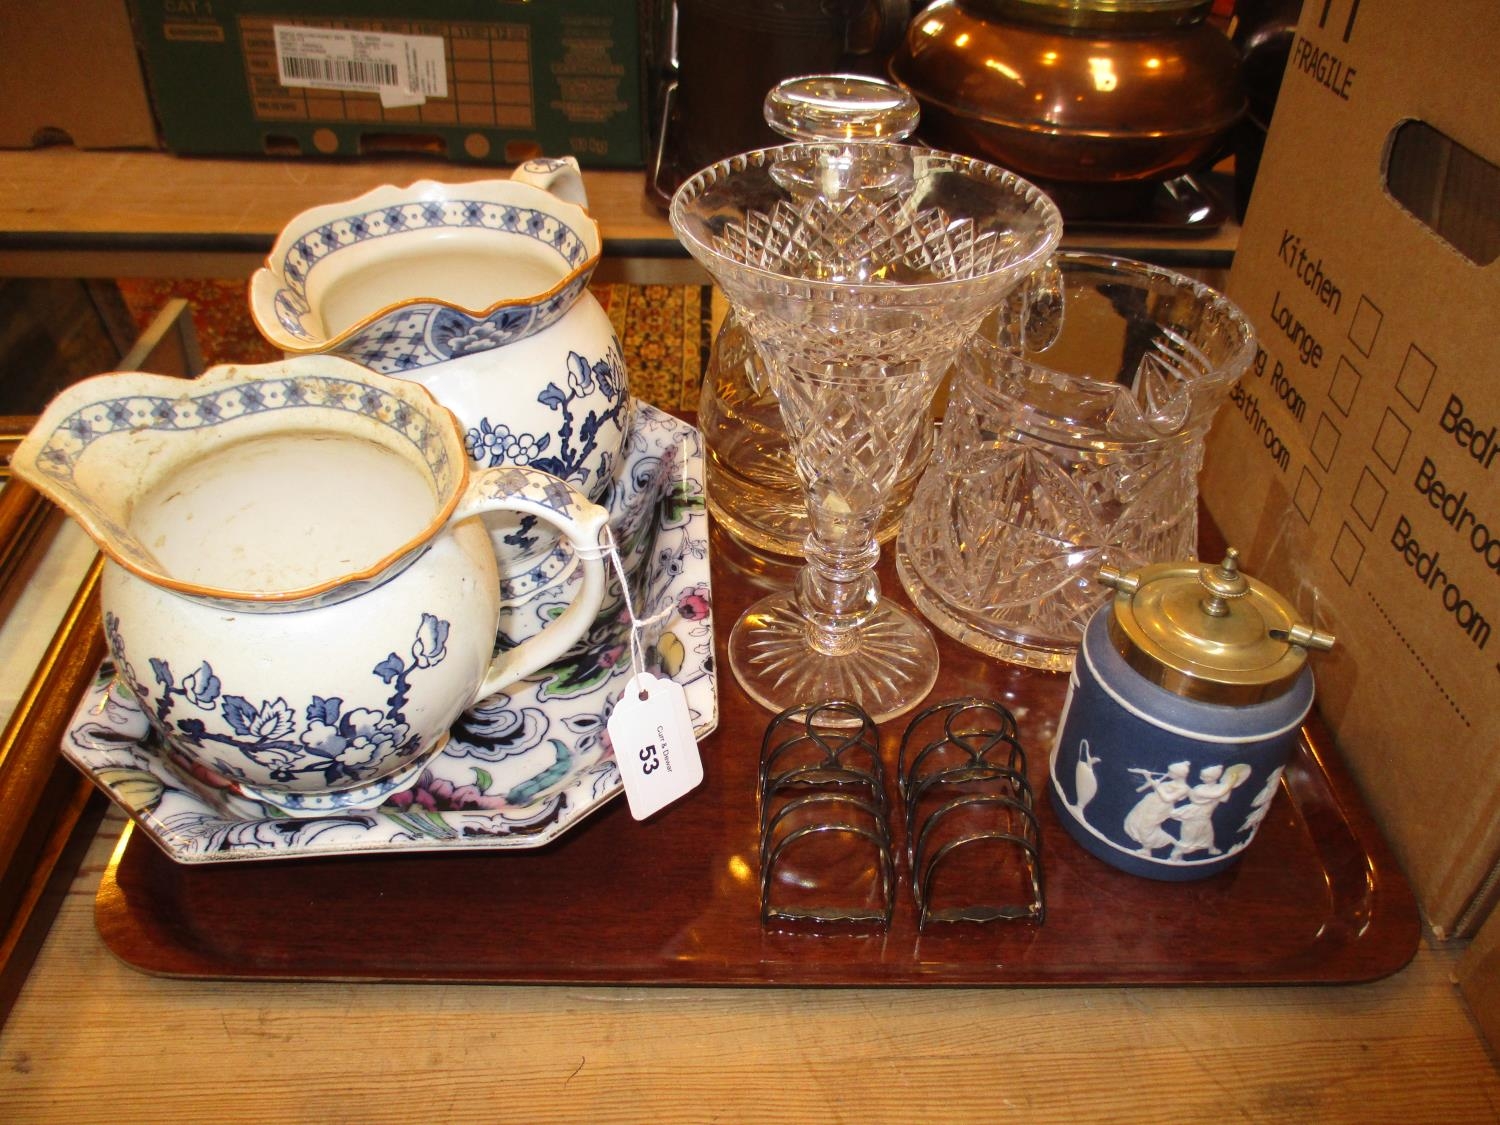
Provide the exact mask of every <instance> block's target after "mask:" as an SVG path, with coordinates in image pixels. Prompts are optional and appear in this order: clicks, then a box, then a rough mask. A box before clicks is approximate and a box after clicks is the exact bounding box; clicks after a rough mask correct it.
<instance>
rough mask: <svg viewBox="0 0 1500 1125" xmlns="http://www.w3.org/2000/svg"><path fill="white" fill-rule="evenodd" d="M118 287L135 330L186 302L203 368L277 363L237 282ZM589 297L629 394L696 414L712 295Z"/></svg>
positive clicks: (149, 282) (700, 290) (619, 292)
mask: <svg viewBox="0 0 1500 1125" xmlns="http://www.w3.org/2000/svg"><path fill="white" fill-rule="evenodd" d="M118 283H119V287H120V292H121V294H122V295H123V296H124V298H125V304H126V307H127V308H129V310H130V315H131V317H132V319H133V320H134V321H135V322H136V325H137V326H138V327H139V328H141V329H144V328H145V327H146V326H147V325H148V324H150V323H151V319H152V317H154V316H155V315H156V314H157V313H158V312H159V311H161V308H162V306H163V305H164V304H166V303H167V302H168V301H170V300H172V299H173V298H176V297H182V298H184V299H186V300H187V301H188V302H190V303H191V304H192V306H193V327H194V329H195V330H196V331H197V334H198V343H199V346H200V347H201V348H202V350H203V359H204V362H205V363H207V364H209V365H210V366H212V365H213V364H216V363H269V362H271V361H272V360H275V359H278V358H280V353H279V352H278V351H277V350H276V349H275V348H273V347H272V346H271V345H270V344H268V343H267V342H266V341H265V340H264V339H263V338H262V337H261V335H260V333H259V331H257V329H256V327H255V323H254V321H252V320H251V319H250V309H249V304H248V302H247V300H246V296H245V287H246V283H245V282H243V281H238V280H217V279H200V278H178V279H159V278H120V279H119V282H118ZM593 292H594V296H595V297H597V298H598V300H599V303H600V304H601V305H603V306H604V308H605V309H606V311H608V313H609V318H610V320H611V321H612V322H613V324H614V326H615V334H616V335H617V336H619V337H620V344H621V348H622V349H623V351H624V354H625V369H626V371H627V372H629V375H630V389H631V393H633V394H634V395H635V396H636V397H637V398H640V399H644V400H645V401H647V402H650V403H653V404H655V405H657V406H660V407H662V408H664V409H667V410H673V411H681V410H696V409H697V408H698V389H699V386H700V385H701V380H702V378H703V367H704V364H705V363H706V362H707V359H708V349H709V345H710V344H711V343H712V336H711V335H710V326H711V323H712V318H713V307H712V305H713V302H712V300H711V293H712V287H711V286H706V285H626V284H613V285H597V286H594V287H593Z"/></svg>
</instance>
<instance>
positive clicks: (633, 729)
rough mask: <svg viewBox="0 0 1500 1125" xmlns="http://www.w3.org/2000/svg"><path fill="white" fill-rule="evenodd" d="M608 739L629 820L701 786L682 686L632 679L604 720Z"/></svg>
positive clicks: (699, 763) (695, 744)
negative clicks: (621, 782) (607, 726)
mask: <svg viewBox="0 0 1500 1125" xmlns="http://www.w3.org/2000/svg"><path fill="white" fill-rule="evenodd" d="M609 740H610V742H611V743H612V744H613V745H614V749H615V764H616V765H617V766H618V767H619V769H620V779H621V780H622V781H623V782H624V783H625V799H626V800H627V801H628V802H629V803H630V815H631V816H633V817H635V819H636V820H645V819H646V818H647V817H648V816H650V815H651V814H652V813H655V812H659V811H660V810H661V809H664V808H666V807H667V806H668V805H670V804H671V803H672V802H673V801H675V800H677V799H678V798H679V797H681V796H683V795H684V794H687V793H690V792H692V791H693V790H694V789H696V788H697V787H698V785H699V784H700V783H701V782H702V781H703V759H702V758H701V757H700V756H699V754H698V740H697V738H696V737H694V735H693V717H692V715H691V714H690V713H689V712H688V706H687V697H686V696H685V695H684V694H683V691H682V687H681V685H679V684H676V683H674V682H673V681H671V680H663V679H658V678H657V677H655V676H653V675H651V674H650V673H648V672H642V673H641V674H640V675H638V676H633V677H631V679H630V682H629V683H627V684H626V685H625V691H624V694H622V695H621V696H620V701H619V702H618V703H616V704H615V709H614V711H612V712H611V713H610V716H609Z"/></svg>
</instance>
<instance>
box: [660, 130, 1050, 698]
mask: <svg viewBox="0 0 1500 1125" xmlns="http://www.w3.org/2000/svg"><path fill="white" fill-rule="evenodd" d="M670 220H671V223H672V227H673V230H674V231H675V232H676V234H677V236H678V238H679V239H681V240H682V242H683V244H684V245H685V246H686V247H687V249H688V251H689V253H691V254H692V255H693V256H694V257H695V258H696V259H697V260H698V261H699V262H700V263H701V264H702V265H703V266H704V267H705V268H706V269H707V270H708V271H709V273H710V274H712V275H713V277H714V279H715V280H716V281H717V282H718V284H719V285H720V287H721V288H722V289H723V290H724V293H725V295H726V296H727V297H728V299H729V302H730V304H731V306H732V307H733V309H734V312H735V315H736V316H738V317H739V319H740V322H741V323H742V324H743V325H744V327H745V330H746V332H747V333H748V334H749V336H750V339H751V342H752V343H753V344H754V346H755V347H756V349H757V350H758V351H759V353H760V357H761V359H762V361H763V362H764V365H765V368H766V372H767V376H768V378H769V379H770V382H771V386H772V389H773V391H774V393H775V395H776V398H777V401H778V403H779V406H780V410H781V416H782V423H783V425H784V427H785V430H786V434H787V439H788V442H789V444H790V447H791V451H792V458H793V461H794V463H795V465H796V468H797V475H798V477H799V478H800V481H801V483H802V487H803V491H804V493H805V497H806V502H807V508H808V518H809V526H810V528H811V530H810V532H809V534H808V538H807V544H806V549H805V554H806V558H807V564H806V566H805V567H804V568H803V569H802V571H801V572H800V573H799V575H798V579H797V581H796V583H795V586H794V588H793V589H791V590H789V591H784V592H779V593H776V594H772V595H771V596H769V597H767V598H763V599H762V600H760V601H759V602H757V603H755V604H754V605H752V606H751V607H750V609H749V610H747V611H746V612H745V614H744V615H743V616H742V617H741V618H740V620H739V622H738V623H737V624H736V625H735V627H734V630H733V632H732V633H731V635H730V640H729V663H730V668H731V670H732V671H733V672H734V675H735V677H736V679H737V680H738V681H739V683H740V685H741V687H743V688H744V690H745V691H746V692H747V694H749V695H750V696H751V697H752V698H754V699H755V700H757V701H758V702H760V703H761V704H762V705H764V706H766V707H769V708H771V709H772V710H777V711H779V710H782V709H784V708H786V707H788V706H793V705H796V704H799V703H805V702H810V701H819V700H826V699H852V700H854V701H856V702H858V703H859V705H860V706H861V707H863V708H864V709H865V710H866V711H867V712H868V713H869V714H870V715H871V716H872V717H873V718H874V719H875V720H876V721H877V722H878V721H882V720H884V719H887V718H890V717H892V716H894V715H899V714H901V713H902V712H904V711H906V710H908V709H910V708H911V707H913V706H915V705H916V704H917V703H918V702H919V701H920V700H921V699H922V697H923V696H924V695H926V694H927V692H928V690H929V689H930V688H931V686H932V684H933V681H934V680H935V679H936V676H937V648H936V644H935V642H934V640H933V637H932V634H931V633H930V632H929V630H928V629H927V627H926V625H925V624H924V623H923V622H922V621H920V620H919V619H918V618H917V617H916V616H915V615H913V614H912V613H910V612H908V611H907V610H905V609H904V608H902V607H900V606H899V605H896V604H893V603H891V602H889V601H886V600H883V599H882V598H881V596H880V590H879V585H878V582H877V580H876V576H875V564H876V561H877V559H878V557H879V551H880V548H879V545H878V543H877V541H876V538H875V524H876V521H877V519H878V518H879V515H880V512H881V508H882V505H883V503H884V502H885V499H886V497H887V496H888V494H889V492H890V490H891V487H892V485H893V483H894V482H895V480H896V478H897V476H898V475H899V473H900V470H901V466H902V462H903V459H904V456H905V454H906V451H907V449H908V448H909V447H910V445H911V442H912V438H913V435H914V434H915V432H916V427H917V425H918V423H919V421H920V420H921V418H922V416H923V414H924V412H925V411H926V410H927V409H928V407H929V404H930V402H931V399H932V395H933V392H934V390H935V389H936V386H937V384H938V382H939V380H940V379H941V378H942V376H943V374H944V373H945V371H946V370H947V368H948V366H949V364H950V363H951V362H952V360H953V358H954V356H955V355H956V354H957V352H958V350H959V348H960V346H961V345H962V344H963V343H964V341H965V340H966V339H967V338H968V337H969V336H970V335H971V334H972V333H973V332H974V330H975V329H976V328H977V327H978V325H979V322H980V321H981V320H982V319H983V317H984V316H985V314H986V313H988V312H990V311H991V310H993V309H994V308H995V307H996V306H998V305H999V304H1000V303H1001V302H1002V301H1003V300H1004V299H1005V298H1006V296H1007V294H1008V293H1009V292H1010V290H1011V289H1012V288H1013V287H1014V286H1015V285H1016V284H1017V283H1018V282H1019V281H1020V280H1021V279H1022V278H1024V277H1025V276H1026V275H1027V274H1028V273H1030V272H1031V270H1032V269H1033V268H1035V267H1036V266H1038V265H1039V264H1041V263H1042V262H1043V261H1044V260H1045V259H1046V258H1047V257H1048V255H1049V254H1050V253H1051V252H1052V250H1053V248H1054V247H1055V246H1056V244H1057V241H1058V239H1059V237H1060V236H1061V233H1062V220H1061V218H1060V217H1059V215H1058V212H1057V209H1056V207H1055V206H1054V205H1053V204H1052V202H1051V200H1049V199H1048V198H1047V196H1046V195H1044V194H1043V193H1042V192H1041V191H1040V190H1039V189H1037V188H1036V187H1034V186H1033V185H1032V184H1030V183H1028V182H1027V181H1025V180H1023V179H1021V178H1019V177H1018V176H1015V175H1014V174H1012V173H1009V172H1006V171H1003V170H1001V169H999V168H996V167H994V166H993V165H990V164H986V163H984V162H982V161H978V160H973V159H971V158H968V157H963V156H957V155H952V154H947V153H941V152H934V151H930V150H926V149H917V148H910V147H907V146H904V145H897V144H885V143H829V142H817V143H795V144H789V145H782V146H779V147H775V148H768V149H760V150H757V151H754V152H748V153H743V154H741V155H738V156H734V157H731V158H729V159H728V160H724V161H721V162H720V163H718V164H715V165H712V166H711V167H709V168H706V169H704V170H703V171H701V172H699V173H698V174H697V175H695V176H693V177H692V178H691V179H689V180H688V181H686V182H685V183H684V184H683V185H682V187H681V188H679V189H678V191H677V193H676V194H675V195H674V197H673V199H672V205H671V211H670Z"/></svg>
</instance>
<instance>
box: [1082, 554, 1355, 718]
mask: <svg viewBox="0 0 1500 1125" xmlns="http://www.w3.org/2000/svg"><path fill="white" fill-rule="evenodd" d="M1099 580H1100V581H1101V582H1103V583H1104V584H1105V585H1106V586H1109V587H1111V588H1112V589H1114V590H1115V591H1116V593H1115V599H1114V605H1113V606H1112V607H1111V610H1112V612H1111V614H1110V618H1109V636H1110V640H1111V642H1112V643H1113V644H1114V647H1115V650H1116V651H1117V652H1118V653H1119V654H1120V655H1121V656H1122V657H1123V658H1124V660H1125V662H1126V663H1127V664H1129V665H1130V666H1131V667H1132V668H1133V669H1135V670H1136V671H1137V672H1139V673H1140V674H1141V675H1142V676H1144V677H1145V678H1146V679H1148V680H1150V681H1151V682H1152V683H1154V684H1158V685H1160V686H1161V687H1164V688H1166V689H1167V690H1168V691H1170V692H1174V693H1175V694H1177V695H1181V696H1186V697H1187V698H1189V699H1198V700H1202V701H1204V702H1208V703H1224V704H1233V705H1241V706H1243V705H1247V704H1251V703H1259V702H1261V701H1262V700H1266V699H1274V698H1275V697H1277V696H1278V695H1281V694H1283V693H1284V692H1286V691H1287V689H1288V688H1290V687H1291V686H1292V683H1293V681H1294V680H1296V678H1297V676H1298V674H1299V673H1300V672H1301V671H1302V665H1303V663H1304V662H1305V660H1306V658H1307V650H1308V649H1310V648H1315V649H1320V650H1323V651H1327V650H1328V649H1330V648H1332V647H1333V643H1334V638H1333V637H1332V636H1330V635H1329V634H1327V633H1322V632H1319V631H1317V630H1316V629H1313V628H1311V627H1310V626H1307V625H1304V624H1302V623H1301V622H1299V621H1298V620H1297V618H1296V615H1295V613H1294V611H1293V609H1292V607H1291V606H1290V605H1289V604H1288V603H1287V601H1286V600H1285V599H1284V598H1282V597H1281V595H1280V594H1278V593H1277V592H1276V591H1275V590H1272V589H1271V588H1270V587H1269V586H1266V585H1264V584H1263V583H1260V582H1257V581H1256V580H1255V579H1253V578H1251V577H1250V576H1249V575H1247V574H1245V573H1243V572H1242V571H1241V570H1240V568H1239V552H1237V551H1236V550H1235V549H1234V548H1232V547H1231V548H1230V549H1229V551H1228V552H1227V553H1226V554H1225V556H1224V561H1223V562H1221V563H1219V564H1218V565H1214V564H1212V563H1207V564H1205V563H1197V562H1183V563H1162V564H1157V565H1154V566H1147V567H1143V568H1142V569H1141V570H1139V571H1136V572H1134V573H1132V574H1121V573H1120V572H1119V571H1117V570H1114V569H1113V568H1111V567H1104V568H1103V569H1102V570H1101V571H1100V572H1099Z"/></svg>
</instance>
